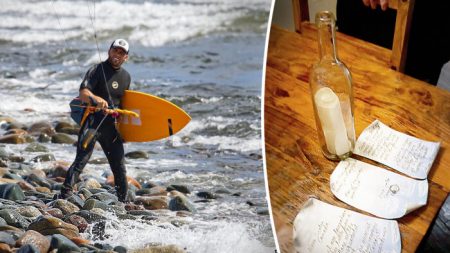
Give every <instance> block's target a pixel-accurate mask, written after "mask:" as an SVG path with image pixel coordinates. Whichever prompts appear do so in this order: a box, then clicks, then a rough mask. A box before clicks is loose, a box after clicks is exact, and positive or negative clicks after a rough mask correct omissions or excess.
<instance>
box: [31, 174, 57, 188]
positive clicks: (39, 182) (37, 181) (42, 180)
mask: <svg viewBox="0 0 450 253" xmlns="http://www.w3.org/2000/svg"><path fill="white" fill-rule="evenodd" d="M27 182H29V183H30V184H32V185H34V186H43V187H47V188H49V189H51V188H52V185H51V183H50V181H48V180H47V178H46V177H40V176H37V175H36V174H30V175H28V176H27Z"/></svg>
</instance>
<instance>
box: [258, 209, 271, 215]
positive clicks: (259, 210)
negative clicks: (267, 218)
mask: <svg viewBox="0 0 450 253" xmlns="http://www.w3.org/2000/svg"><path fill="white" fill-rule="evenodd" d="M256 213H257V214H259V215H269V209H267V208H257V209H256Z"/></svg>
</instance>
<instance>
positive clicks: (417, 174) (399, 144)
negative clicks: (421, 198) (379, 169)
mask: <svg viewBox="0 0 450 253" xmlns="http://www.w3.org/2000/svg"><path fill="white" fill-rule="evenodd" d="M439 145H440V143H439V142H430V141H424V140H420V139H417V138H415V137H412V136H409V135H406V134H404V133H401V132H398V131H395V130H393V129H391V128H389V127H388V126H386V125H384V124H383V123H381V122H380V121H378V120H375V121H374V122H373V123H372V124H370V125H369V126H368V127H367V128H366V129H365V130H364V131H363V132H362V133H361V135H360V136H359V138H358V140H357V141H356V145H355V151H354V153H355V154H357V155H360V156H364V157H367V158H369V159H372V160H374V161H377V162H380V163H382V164H384V165H387V166H389V167H391V168H393V169H395V170H398V171H400V172H402V173H405V174H406V175H408V176H411V177H414V178H418V179H425V178H427V175H428V172H429V171H430V169H431V165H432V164H433V161H434V159H435V158H436V155H437V153H438V151H439Z"/></svg>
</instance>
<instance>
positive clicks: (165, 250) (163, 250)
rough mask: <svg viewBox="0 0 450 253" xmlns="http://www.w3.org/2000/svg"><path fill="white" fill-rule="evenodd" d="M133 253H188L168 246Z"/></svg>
mask: <svg viewBox="0 0 450 253" xmlns="http://www.w3.org/2000/svg"><path fill="white" fill-rule="evenodd" d="M132 252H133V253H186V251H184V250H182V249H181V248H179V247H178V246H175V245H166V246H147V247H145V248H143V249H136V250H133V251H132Z"/></svg>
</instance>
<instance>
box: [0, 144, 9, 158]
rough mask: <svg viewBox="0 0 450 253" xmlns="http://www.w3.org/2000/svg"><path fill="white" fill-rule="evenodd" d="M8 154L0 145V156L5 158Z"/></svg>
mask: <svg viewBox="0 0 450 253" xmlns="http://www.w3.org/2000/svg"><path fill="white" fill-rule="evenodd" d="M8 156H9V154H8V152H6V150H5V149H4V148H3V147H0V158H1V159H7V158H8Z"/></svg>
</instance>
